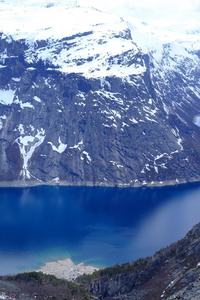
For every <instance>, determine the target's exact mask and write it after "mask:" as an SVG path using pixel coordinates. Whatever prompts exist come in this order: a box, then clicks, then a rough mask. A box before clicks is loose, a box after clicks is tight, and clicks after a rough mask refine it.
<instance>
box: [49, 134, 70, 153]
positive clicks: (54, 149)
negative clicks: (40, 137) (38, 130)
mask: <svg viewBox="0 0 200 300" xmlns="http://www.w3.org/2000/svg"><path fill="white" fill-rule="evenodd" d="M58 143H59V145H58V147H56V146H55V145H53V143H52V142H47V144H50V145H51V147H52V149H53V151H56V152H58V153H60V154H61V153H63V152H64V151H65V150H66V148H67V144H63V143H62V142H61V139H60V137H59V139H58Z"/></svg>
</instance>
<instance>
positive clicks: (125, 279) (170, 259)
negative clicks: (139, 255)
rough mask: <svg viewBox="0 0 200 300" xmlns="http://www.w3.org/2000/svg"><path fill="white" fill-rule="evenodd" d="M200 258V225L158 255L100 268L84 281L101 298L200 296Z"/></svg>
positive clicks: (150, 299)
mask: <svg viewBox="0 0 200 300" xmlns="http://www.w3.org/2000/svg"><path fill="white" fill-rule="evenodd" d="M199 261H200V224H198V225H196V226H194V227H193V229H192V230H191V231H190V232H188V234H187V235H186V236H185V238H183V239H182V240H180V241H178V242H177V243H174V244H172V245H170V246H169V247H166V248H164V249H162V250H160V251H158V252H157V253H156V254H155V255H154V256H152V257H147V258H145V259H139V260H137V261H135V262H133V263H127V264H124V265H121V266H115V267H113V268H107V269H104V270H100V271H98V272H96V273H94V274H93V275H92V276H87V277H85V278H84V277H83V278H82V283H84V285H87V284H88V283H87V282H90V283H89V288H88V291H90V292H91V293H92V294H94V295H95V296H97V297H98V299H116V300H117V299H118V300H121V299H137V300H140V299H143V300H145V299H147V300H157V299H167V300H169V299H182V300H186V299H199V297H200V282H199V275H200V263H199ZM84 280H85V281H84ZM80 281H81V279H80Z"/></svg>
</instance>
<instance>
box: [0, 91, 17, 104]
mask: <svg viewBox="0 0 200 300" xmlns="http://www.w3.org/2000/svg"><path fill="white" fill-rule="evenodd" d="M14 97H15V91H13V90H0V103H1V104H3V105H11V104H12V103H13V100H14Z"/></svg>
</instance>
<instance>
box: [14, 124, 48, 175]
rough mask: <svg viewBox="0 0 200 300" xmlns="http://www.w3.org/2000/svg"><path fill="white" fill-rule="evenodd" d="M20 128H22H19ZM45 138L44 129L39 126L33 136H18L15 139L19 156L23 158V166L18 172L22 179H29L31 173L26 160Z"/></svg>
mask: <svg viewBox="0 0 200 300" xmlns="http://www.w3.org/2000/svg"><path fill="white" fill-rule="evenodd" d="M21 129H22V128H21ZM44 139H45V130H44V129H43V128H41V129H40V130H37V134H36V135H35V136H30V135H26V136H23V137H22V136H20V137H19V138H17V139H16V142H17V143H18V145H19V148H20V152H21V156H22V158H23V160H24V163H23V168H22V171H21V173H20V175H21V176H22V177H23V179H30V178H31V174H30V172H29V171H28V162H29V160H30V159H31V157H32V155H33V153H34V152H35V149H36V148H38V147H39V146H40V145H41V144H42V143H43V141H44Z"/></svg>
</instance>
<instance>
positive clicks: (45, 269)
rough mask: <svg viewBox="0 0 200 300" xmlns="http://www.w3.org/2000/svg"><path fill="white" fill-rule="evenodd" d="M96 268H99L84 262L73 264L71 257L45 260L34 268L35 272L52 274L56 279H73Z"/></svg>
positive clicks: (92, 271) (88, 273) (89, 273)
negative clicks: (38, 266) (37, 267)
mask: <svg viewBox="0 0 200 300" xmlns="http://www.w3.org/2000/svg"><path fill="white" fill-rule="evenodd" d="M98 270H99V268H96V267H93V266H90V265H85V263H84V262H82V263H80V264H75V263H74V262H73V261H72V260H71V258H66V259H63V260H57V261H52V262H46V263H45V264H44V265H43V266H41V267H40V268H39V269H38V270H36V272H42V273H44V274H48V275H54V276H55V277H57V278H58V279H65V280H68V281H74V280H76V279H77V278H78V277H79V276H81V275H84V274H85V275H91V274H92V273H94V272H95V271H98Z"/></svg>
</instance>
